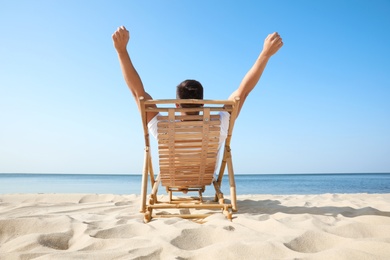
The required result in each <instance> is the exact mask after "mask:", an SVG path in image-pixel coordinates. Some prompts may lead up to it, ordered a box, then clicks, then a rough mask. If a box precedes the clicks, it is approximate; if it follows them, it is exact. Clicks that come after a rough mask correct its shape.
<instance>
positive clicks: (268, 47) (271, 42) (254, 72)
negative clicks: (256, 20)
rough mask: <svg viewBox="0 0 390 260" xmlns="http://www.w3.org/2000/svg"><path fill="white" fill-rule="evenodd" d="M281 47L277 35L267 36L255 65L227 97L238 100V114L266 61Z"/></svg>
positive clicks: (281, 44)
mask: <svg viewBox="0 0 390 260" xmlns="http://www.w3.org/2000/svg"><path fill="white" fill-rule="evenodd" d="M282 46H283V41H282V38H281V37H280V35H279V34H278V33H276V32H275V33H273V34H269V35H268V36H267V38H266V39H265V40H264V46H263V50H262V52H261V53H260V55H259V57H258V58H257V60H256V62H255V64H253V66H252V68H251V69H250V70H249V71H248V72H247V74H246V75H245V77H244V78H243V79H242V81H241V84H240V86H239V87H238V89H237V90H235V91H234V92H233V93H232V94H231V95H230V97H229V99H230V100H233V99H234V97H239V98H240V107H239V108H238V113H240V111H241V108H242V105H243V104H244V102H245V99H246V98H247V96H248V95H249V93H250V92H251V91H252V89H254V88H255V86H256V84H257V82H258V81H259V79H260V77H261V75H262V74H263V71H264V68H265V66H266V65H267V63H268V60H269V59H270V58H271V56H272V55H274V54H275V53H276V52H277V51H278V50H279V49H280V48H281V47H282Z"/></svg>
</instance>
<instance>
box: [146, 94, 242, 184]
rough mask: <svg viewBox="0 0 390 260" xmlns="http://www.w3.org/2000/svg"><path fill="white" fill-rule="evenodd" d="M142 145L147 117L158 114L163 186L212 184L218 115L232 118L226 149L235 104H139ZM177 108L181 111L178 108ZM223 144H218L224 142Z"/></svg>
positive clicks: (188, 100) (230, 121)
mask: <svg viewBox="0 0 390 260" xmlns="http://www.w3.org/2000/svg"><path fill="white" fill-rule="evenodd" d="M140 103H141V112H142V118H143V124H144V130H145V144H146V146H149V133H148V128H147V122H146V121H145V118H146V113H148V112H158V113H159V114H158V116H157V120H158V123H157V126H158V137H157V141H158V151H159V165H160V178H161V183H162V185H163V186H168V187H203V186H206V185H210V184H211V183H212V180H213V175H214V172H215V171H216V165H218V162H217V158H218V153H219V150H220V147H219V146H220V137H221V136H220V129H221V120H220V118H221V117H220V113H221V112H223V111H225V112H228V113H230V114H231V116H230V120H229V127H228V131H227V139H226V142H225V145H226V144H227V145H228V146H229V144H230V138H231V134H232V129H233V124H234V119H235V117H236V113H237V107H238V106H237V105H236V104H237V102H236V101H229V100H195V99H184V100H182V99H180V100H176V99H174V100H141V102H140ZM176 104H179V105H180V107H179V108H177V107H176ZM223 141H225V140H221V142H223Z"/></svg>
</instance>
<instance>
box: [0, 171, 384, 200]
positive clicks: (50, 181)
mask: <svg viewBox="0 0 390 260" xmlns="http://www.w3.org/2000/svg"><path fill="white" fill-rule="evenodd" d="M235 181H236V187H237V194H238V195H240V194H241V195H242V194H323V193H390V173H367V174H237V175H236V176H235ZM148 189H149V190H148V192H149V191H150V185H148ZM213 191H214V188H213V187H208V188H206V192H205V195H206V196H212V195H213V194H214V192H213ZM140 192H141V175H102V174H0V194H7V193H100V194H108V193H109V194H140ZM159 192H160V193H161V194H163V193H164V192H165V188H160V191H159ZM222 192H223V193H225V194H226V195H228V194H229V185H228V178H227V176H224V181H223V183H222Z"/></svg>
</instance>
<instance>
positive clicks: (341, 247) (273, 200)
mask: <svg viewBox="0 0 390 260" xmlns="http://www.w3.org/2000/svg"><path fill="white" fill-rule="evenodd" d="M237 199H238V207H239V209H238V210H239V211H238V212H237V213H235V214H233V221H232V222H230V221H228V220H227V219H225V217H224V216H223V214H222V213H220V212H218V213H216V214H214V215H212V216H210V217H208V218H206V219H205V220H204V222H203V223H202V224H199V223H197V222H194V221H191V220H185V219H181V218H168V219H154V220H152V221H151V222H150V223H148V224H145V223H143V215H142V214H141V213H139V203H140V196H138V195H114V194H5V195H0V259H20V258H22V259H33V258H37V259H48V258H53V259H69V258H83V259H113V258H115V259H135V258H137V257H139V258H143V259H175V258H176V259H238V258H240V259H275V258H276V259H280V258H282V259H293V258H305V259H389V258H390V193H384V194H379V193H378V194H367V193H357V194H339V193H337V194H331V193H327V194H313V195H267V194H264V195H263V194H261V195H254V194H253V195H239V196H237ZM197 213H201V212H199V211H197Z"/></svg>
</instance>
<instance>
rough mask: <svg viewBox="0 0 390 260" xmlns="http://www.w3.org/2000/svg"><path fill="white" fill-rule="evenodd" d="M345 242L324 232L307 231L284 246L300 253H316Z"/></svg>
mask: <svg viewBox="0 0 390 260" xmlns="http://www.w3.org/2000/svg"><path fill="white" fill-rule="evenodd" d="M346 240H347V239H343V238H342V237H339V236H335V235H332V234H329V233H325V232H318V231H307V232H305V233H303V234H302V235H300V236H299V237H297V238H295V239H293V240H291V241H290V242H288V243H285V244H284V245H285V246H286V247H288V248H290V249H291V250H294V251H297V252H301V253H317V252H321V251H324V250H327V249H330V248H333V247H334V246H337V245H340V244H342V243H343V242H345V241H346Z"/></svg>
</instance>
